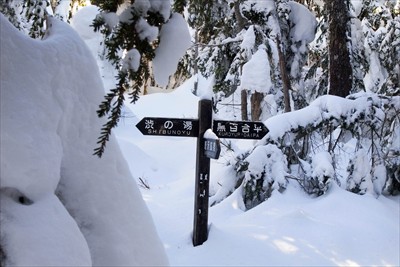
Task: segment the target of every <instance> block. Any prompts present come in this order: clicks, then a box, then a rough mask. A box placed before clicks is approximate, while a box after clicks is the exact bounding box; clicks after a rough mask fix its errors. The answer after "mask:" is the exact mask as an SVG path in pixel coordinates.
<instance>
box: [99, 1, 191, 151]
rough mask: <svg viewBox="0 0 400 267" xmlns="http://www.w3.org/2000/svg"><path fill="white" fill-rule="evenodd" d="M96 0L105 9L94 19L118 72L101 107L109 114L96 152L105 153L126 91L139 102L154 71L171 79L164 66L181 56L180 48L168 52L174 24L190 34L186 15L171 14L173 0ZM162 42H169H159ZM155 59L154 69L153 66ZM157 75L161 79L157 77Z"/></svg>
mask: <svg viewBox="0 0 400 267" xmlns="http://www.w3.org/2000/svg"><path fill="white" fill-rule="evenodd" d="M94 2H95V4H97V5H98V6H99V7H100V9H101V10H102V12H101V13H100V15H98V16H97V18H96V19H95V21H94V23H93V26H94V29H95V30H96V31H101V32H102V33H103V34H104V36H105V42H104V44H105V50H106V59H107V60H109V61H110V62H111V63H112V64H113V65H114V67H115V69H116V70H117V72H118V74H117V84H116V85H115V88H112V89H110V91H109V93H107V95H106V96H105V100H104V101H103V102H102V103H101V105H100V108H99V110H98V115H99V116H100V117H103V116H108V122H107V123H106V124H105V125H104V126H103V128H102V130H101V135H100V137H99V139H98V144H99V147H98V148H96V149H95V154H96V155H98V156H100V157H101V155H102V154H103V153H104V149H105V146H106V142H107V140H108V137H109V135H110V133H111V130H112V129H113V128H114V127H115V126H116V125H117V124H118V121H119V118H120V117H121V110H122V107H123V104H124V100H125V94H129V96H130V98H131V101H132V102H135V101H136V100H137V99H138V98H139V95H140V92H141V90H142V88H143V86H144V85H145V84H146V83H147V82H148V80H149V79H150V78H151V75H152V74H153V73H154V75H155V79H156V82H158V83H161V82H162V83H164V80H166V82H168V74H167V76H165V73H167V72H168V71H167V70H163V67H165V66H167V65H166V64H170V65H171V64H172V65H173V64H175V61H177V60H178V59H179V58H178V59H175V58H174V57H176V56H175V55H177V53H176V52H174V53H172V55H171V57H173V58H171V57H170V58H165V56H164V55H166V53H168V51H164V50H166V49H167V48H166V47H168V43H171V42H170V41H168V39H170V38H169V37H168V35H171V34H170V33H171V32H172V31H173V30H171V28H174V27H176V28H177V31H179V30H181V31H180V32H179V34H178V35H180V37H181V38H182V39H183V40H186V35H185V30H184V28H182V21H183V19H181V16H180V15H177V14H176V15H171V3H170V2H169V1H159V0H141V1H117V0H115V1H110V0H97V1H94ZM183 23H184V22H183ZM184 26H185V25H184ZM182 29H183V30H182ZM163 39H165V41H163ZM160 42H161V44H164V43H166V44H164V46H159V44H160ZM183 42H184V41H182V43H183ZM184 46H185V45H183V46H182V45H181V46H178V47H179V49H181V50H182V48H183V51H185V50H186V49H187V47H184ZM157 49H158V51H159V53H158V54H157ZM178 54H179V53H178ZM157 55H158V57H157ZM152 61H153V68H152V71H153V72H152V71H151V69H150V62H152ZM159 66H161V67H159ZM167 67H169V68H171V67H170V66H167ZM157 78H159V79H160V80H159V81H157ZM161 78H162V80H161Z"/></svg>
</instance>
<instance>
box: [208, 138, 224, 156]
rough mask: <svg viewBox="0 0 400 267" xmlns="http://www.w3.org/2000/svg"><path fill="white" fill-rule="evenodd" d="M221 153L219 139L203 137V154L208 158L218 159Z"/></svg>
mask: <svg viewBox="0 0 400 267" xmlns="http://www.w3.org/2000/svg"><path fill="white" fill-rule="evenodd" d="M220 153H221V145H220V142H219V139H207V138H204V155H206V156H207V157H208V158H210V159H218V158H219V154H220Z"/></svg>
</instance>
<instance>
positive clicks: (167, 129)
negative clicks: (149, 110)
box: [136, 117, 199, 137]
mask: <svg viewBox="0 0 400 267" xmlns="http://www.w3.org/2000/svg"><path fill="white" fill-rule="evenodd" d="M136 128H138V129H139V131H140V132H141V133H142V134H144V135H162V136H182V137H198V135H199V121H198V120H194V119H175V118H152V117H145V118H143V119H142V120H141V121H139V123H138V124H136Z"/></svg>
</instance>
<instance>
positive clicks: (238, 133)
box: [213, 120, 269, 139]
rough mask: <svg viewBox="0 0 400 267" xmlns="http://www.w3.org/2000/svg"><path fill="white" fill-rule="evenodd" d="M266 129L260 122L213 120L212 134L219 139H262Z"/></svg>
mask: <svg viewBox="0 0 400 267" xmlns="http://www.w3.org/2000/svg"><path fill="white" fill-rule="evenodd" d="M268 131H269V130H268V128H267V127H266V126H265V124H264V123H262V122H253V121H220V120H214V123H213V132H214V133H215V134H216V135H217V136H218V137H220V138H233V139H262V138H263V137H264V136H265V135H266V134H267V133H268Z"/></svg>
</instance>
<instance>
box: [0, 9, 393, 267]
mask: <svg viewBox="0 0 400 267" xmlns="http://www.w3.org/2000/svg"><path fill="white" fill-rule="evenodd" d="M0 19H1V49H2V51H1V64H0V65H1V76H0V77H1V88H0V89H1V99H0V100H1V177H0V178H1V188H0V192H1V198H0V200H1V203H0V204H1V213H0V222H1V229H0V230H1V239H0V242H1V243H0V244H1V250H0V260H4V259H2V257H3V255H2V253H5V254H6V255H5V256H6V259H5V260H6V263H7V264H8V265H36V266H55V265H59V266H60V265H61V266H66V265H68V266H78V265H79V266H87V265H91V264H95V265H103V266H115V265H128V266H132V265H139V266H142V265H152V266H153V265H156V264H161V265H163V264H166V263H167V260H166V259H165V254H164V250H163V249H162V246H163V247H164V248H165V252H166V255H167V257H168V260H169V262H170V264H171V265H172V266H217V265H219V266H229V265H231V266H399V265H400V259H399V250H400V233H399V232H400V230H399V227H400V211H399V206H400V203H399V202H400V198H399V197H385V196H379V197H376V196H374V195H371V194H369V193H367V194H365V195H363V196H360V195H356V194H353V193H349V192H347V191H345V190H343V189H341V188H339V187H338V186H335V185H334V184H333V185H332V187H331V188H330V190H329V191H328V192H327V194H325V195H324V196H322V197H319V198H313V197H310V196H308V195H306V194H305V193H303V191H302V190H301V189H300V188H299V187H298V185H297V184H296V182H295V181H291V182H290V183H289V185H288V189H287V190H286V191H284V193H279V192H278V191H274V192H273V194H272V196H271V198H269V199H268V200H267V201H266V202H264V203H262V204H260V205H259V206H257V207H255V208H253V209H252V210H249V211H246V212H245V211H243V210H242V209H241V206H242V205H241V203H240V201H239V200H240V196H239V195H238V193H234V194H232V195H231V196H230V197H228V198H227V199H225V200H224V201H222V202H220V203H219V204H217V205H215V206H213V207H211V208H210V216H209V223H210V229H209V238H208V241H206V242H205V243H204V244H203V245H201V246H197V247H193V245H192V237H191V236H192V233H191V231H192V227H193V206H194V201H193V200H194V186H195V184H194V180H195V179H194V169H195V151H196V139H195V138H190V137H156V136H143V135H142V134H141V133H140V132H139V131H138V130H137V129H136V127H135V125H136V123H137V122H138V121H139V120H141V119H142V118H143V117H175V118H196V117H197V103H198V101H199V98H198V97H196V96H194V95H193V94H192V93H191V90H192V88H193V83H194V78H192V79H191V80H189V81H187V82H186V83H185V84H184V85H182V86H181V87H180V88H178V89H176V90H175V91H173V92H171V93H168V94H165V93H155V94H151V95H147V96H143V97H141V99H140V100H139V101H138V102H137V104H135V105H131V104H128V103H127V105H126V108H125V112H124V118H123V119H122V120H121V122H120V125H119V127H118V128H117V129H115V131H114V132H115V135H116V137H117V141H118V143H119V146H120V148H121V150H122V154H123V155H124V156H125V159H126V161H127V164H126V162H125V161H124V160H123V158H122V156H121V153H120V151H119V149H118V146H117V143H116V142H115V139H114V138H113V137H112V138H111V142H110V143H109V144H108V145H107V150H106V153H105V154H104V156H103V158H102V159H101V160H99V159H98V158H96V157H94V156H92V155H91V154H92V152H93V149H94V147H95V145H96V144H95V141H96V138H97V136H98V134H99V129H100V126H101V124H102V123H104V121H101V120H98V118H97V117H96V114H95V110H96V109H97V105H98V103H100V101H101V96H102V94H103V92H102V91H101V90H102V88H101V87H102V85H101V82H100V78H99V75H98V74H99V73H97V71H95V63H94V60H93V58H91V57H90V56H89V54H90V51H89V50H88V49H87V48H86V47H84V46H83V44H82V42H81V40H80V39H79V38H78V37H77V35H76V34H75V33H74V32H73V31H71V29H70V28H69V27H68V26H67V25H66V24H63V23H60V22H58V21H56V20H51V22H52V26H51V27H50V28H51V30H50V32H49V34H48V36H47V38H46V39H45V40H44V41H33V40H31V39H29V38H27V37H25V36H23V35H22V34H20V33H17V32H16V31H15V29H12V27H11V26H10V25H9V24H8V22H6V21H5V19H4V18H3V17H1V18H0ZM92 38H93V35H91V36H89V37H87V38H86V41H88V40H89V39H92ZM92 41H95V40H93V39H92ZM96 49H97V47H92V52H93V51H94V54H96V52H95V51H97V50H96ZM60 66H62V67H60ZM111 76H112V75H111ZM71 77H74V79H72V78H71ZM199 90H200V91H201V94H202V95H209V92H208V84H207V82H206V81H204V80H202V79H200V84H199ZM223 116H224V115H223V113H221V114H219V118H220V119H222V117H223ZM229 119H230V118H229ZM237 142H238V143H237V145H239V147H243V148H245V147H251V146H254V145H255V141H246V142H244V141H237ZM226 160H227V158H226V156H224V155H222V157H221V158H220V159H219V160H213V161H212V164H211V190H210V192H211V193H212V194H214V193H215V192H216V191H217V188H218V187H219V183H220V182H221V181H224V182H228V181H226V179H227V177H228V178H229V176H227V175H226V169H225V165H224V163H225V161H226ZM128 167H129V169H128ZM129 170H130V171H129ZM224 179H225V180H224ZM140 181H142V182H140ZM135 184H138V185H139V187H140V186H141V185H142V186H144V185H146V186H147V187H149V188H148V189H145V188H144V187H140V188H141V189H140V191H138V190H137V188H136V186H135ZM237 192H238V191H237ZM140 193H141V194H140ZM142 197H143V199H144V202H143V201H142ZM144 203H145V204H147V207H148V209H149V211H150V214H149V212H148V210H147V209H146V206H145V205H144ZM149 215H151V216H152V217H153V221H154V225H153V221H152V220H151V218H150V216H149ZM155 230H156V231H157V233H158V235H159V238H160V240H161V241H160V240H159V239H158V237H157V236H156V234H155Z"/></svg>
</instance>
